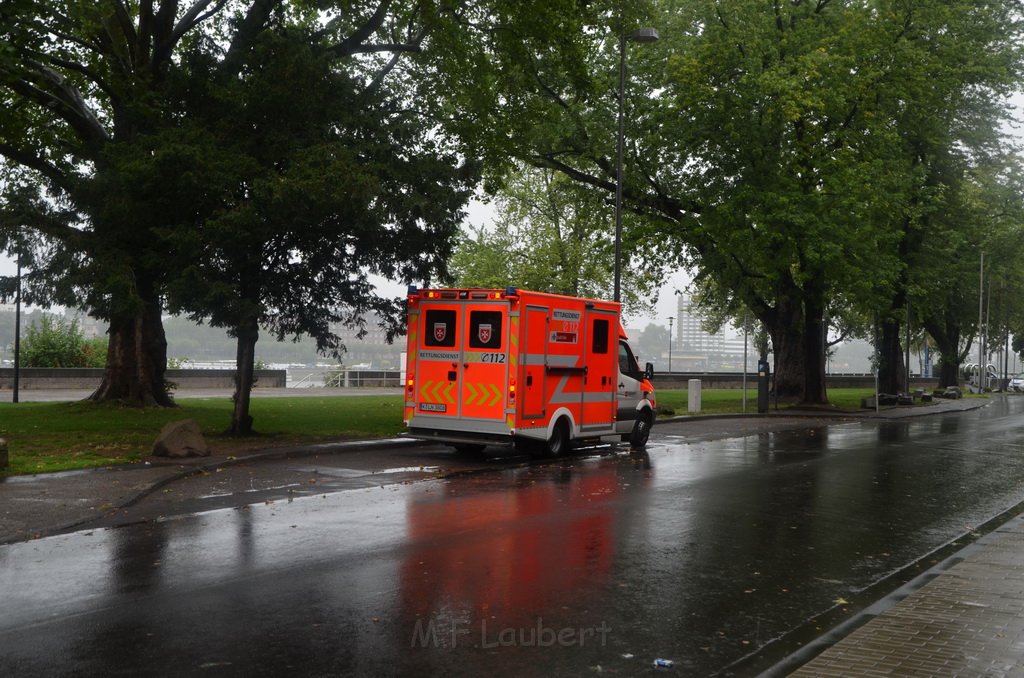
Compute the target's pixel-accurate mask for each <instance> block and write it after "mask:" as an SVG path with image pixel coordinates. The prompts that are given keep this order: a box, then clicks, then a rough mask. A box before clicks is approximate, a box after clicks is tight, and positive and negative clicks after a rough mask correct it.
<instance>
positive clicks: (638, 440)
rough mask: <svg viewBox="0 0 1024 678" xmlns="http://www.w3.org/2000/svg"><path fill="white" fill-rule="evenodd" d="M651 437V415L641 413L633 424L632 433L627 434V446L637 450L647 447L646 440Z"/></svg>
mask: <svg viewBox="0 0 1024 678" xmlns="http://www.w3.org/2000/svg"><path fill="white" fill-rule="evenodd" d="M650 437H651V413H650V412H641V413H640V416H639V417H637V420H636V423H635V424H633V432H632V433H631V434H629V444H630V446H631V447H635V448H636V449H638V450H642V449H643V448H645V447H647V439H648V438H650Z"/></svg>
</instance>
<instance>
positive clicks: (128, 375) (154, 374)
mask: <svg viewBox="0 0 1024 678" xmlns="http://www.w3.org/2000/svg"><path fill="white" fill-rule="evenodd" d="M166 371H167V339H166V337H165V336H164V326H163V321H162V320H161V318H160V304H159V303H157V302H148V303H146V304H145V306H144V307H143V308H142V309H141V310H140V311H139V312H138V313H137V314H136V315H135V316H133V317H128V318H115V319H114V320H112V321H111V323H110V340H109V344H108V348H107V365H106V368H105V369H104V372H103V381H102V382H100V385H99V388H97V389H96V390H95V391H94V392H93V393H92V395H90V396H89V400H95V401H112V400H116V401H120V402H122V403H124V404H126V405H131V406H134V407H152V406H160V407H174V399H173V398H171V396H170V394H169V393H168V392H167V384H166V382H165V381H164V374H165V372H166Z"/></svg>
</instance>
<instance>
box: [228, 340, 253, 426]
mask: <svg viewBox="0 0 1024 678" xmlns="http://www.w3.org/2000/svg"><path fill="white" fill-rule="evenodd" d="M236 336H237V343H236V346H237V350H236V352H235V395H234V397H233V400H234V401H235V409H234V411H233V412H232V414H231V427H230V428H229V429H228V430H227V434H228V435H233V436H248V435H252V433H253V430H252V417H251V416H250V415H249V399H250V397H251V395H252V386H253V374H254V372H255V369H256V342H257V341H258V340H259V338H260V333H259V328H258V327H257V326H256V324H255V323H253V324H251V325H249V326H248V327H245V328H240V329H238V330H237V334H236Z"/></svg>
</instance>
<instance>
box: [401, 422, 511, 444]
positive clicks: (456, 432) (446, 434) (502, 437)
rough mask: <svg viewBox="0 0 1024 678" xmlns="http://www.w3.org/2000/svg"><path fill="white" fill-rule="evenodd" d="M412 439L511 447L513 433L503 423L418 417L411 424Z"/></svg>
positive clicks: (409, 432)
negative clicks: (437, 419)
mask: <svg viewBox="0 0 1024 678" xmlns="http://www.w3.org/2000/svg"><path fill="white" fill-rule="evenodd" d="M407 435H408V436H409V437H410V438H418V439H420V440H436V441H438V442H443V443H466V444H470V445H473V444H484V445H500V446H504V447H507V446H511V445H512V444H513V440H512V431H511V430H509V428H508V426H507V425H506V424H505V423H504V422H501V421H487V420H468V421H467V420H459V419H456V420H451V419H448V420H447V421H436V420H435V419H434V418H432V417H424V416H416V417H413V419H412V421H410V422H409V431H408V433H407Z"/></svg>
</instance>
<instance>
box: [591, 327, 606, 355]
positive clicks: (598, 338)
mask: <svg viewBox="0 0 1024 678" xmlns="http://www.w3.org/2000/svg"><path fill="white" fill-rule="evenodd" d="M591 336H593V338H594V340H593V345H592V347H591V348H592V352H593V353H599V354H606V353H608V321H607V320H595V321H594V331H593V332H592V333H591Z"/></svg>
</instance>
